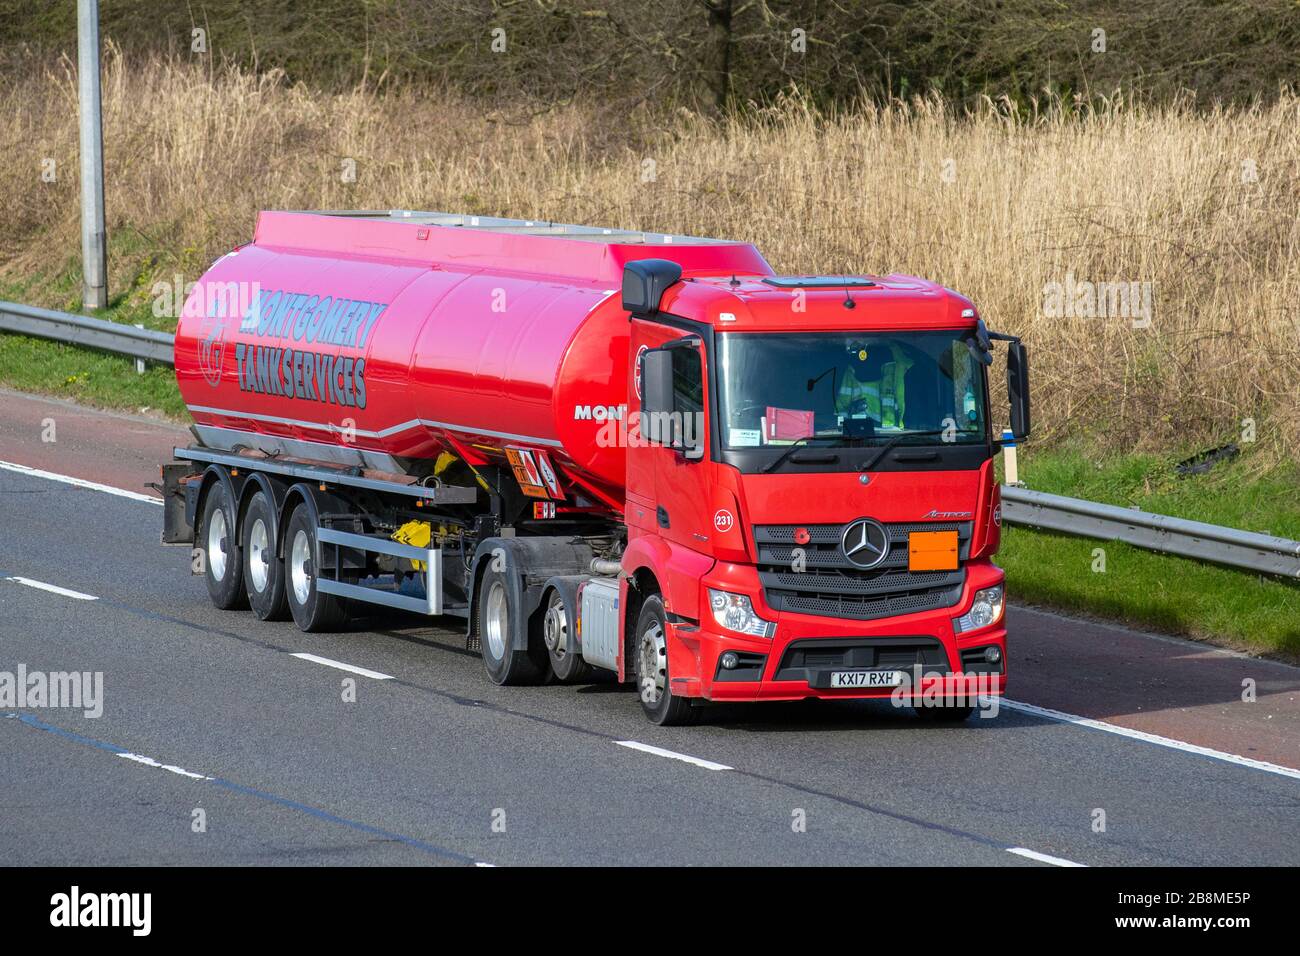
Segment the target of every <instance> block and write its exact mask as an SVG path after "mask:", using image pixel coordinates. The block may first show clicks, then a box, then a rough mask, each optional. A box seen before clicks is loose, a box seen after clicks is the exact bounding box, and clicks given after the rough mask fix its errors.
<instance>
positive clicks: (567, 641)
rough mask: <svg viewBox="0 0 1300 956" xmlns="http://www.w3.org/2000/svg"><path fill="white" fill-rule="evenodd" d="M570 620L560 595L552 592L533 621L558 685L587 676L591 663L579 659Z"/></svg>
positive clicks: (589, 673)
mask: <svg viewBox="0 0 1300 956" xmlns="http://www.w3.org/2000/svg"><path fill="white" fill-rule="evenodd" d="M572 620H573V617H572V615H571V614H570V613H569V609H568V607H567V606H566V605H565V603H564V597H563V595H561V594H560V592H559V591H552V592H551V593H550V594H549V595H547V597H546V603H545V604H544V605H543V606H542V608H541V610H540V611H539V612H538V616H537V624H538V629H539V630H540V631H541V634H540V635H539V636H540V637H541V641H542V644H544V645H545V647H546V655H547V657H548V658H549V659H550V663H551V671H552V672H553V673H554V674H555V678H556V680H558V681H559V682H560V683H562V684H571V683H574V682H576V681H580V680H585V679H586V678H588V677H590V676H591V665H590V664H588V663H587V662H586V661H584V660H583V659H582V656H581V655H580V654H578V653H577V651H576V649H575V648H574V640H575V635H574V633H573V629H572V627H571V622H572Z"/></svg>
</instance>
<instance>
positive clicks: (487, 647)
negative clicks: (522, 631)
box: [476, 567, 549, 686]
mask: <svg viewBox="0 0 1300 956" xmlns="http://www.w3.org/2000/svg"><path fill="white" fill-rule="evenodd" d="M476 603H477V605H478V637H479V644H480V647H481V650H482V654H483V667H484V668H485V669H486V670H487V675H488V679H489V680H491V681H492V683H494V684H499V685H502V686H512V685H518V684H537V683H540V682H541V681H542V679H543V678H545V677H546V675H547V673H548V672H549V667H548V666H547V661H546V654H545V651H544V650H543V651H541V652H539V650H538V647H537V645H538V643H539V642H537V641H533V640H530V641H529V644H530V647H529V649H528V650H524V651H521V650H518V649H516V648H513V647H511V646H510V645H511V637H510V635H511V633H512V626H511V623H512V621H513V620H514V616H515V615H516V614H520V613H522V612H521V611H520V609H519V608H517V607H514V606H513V605H512V602H511V600H510V581H509V580H508V579H507V577H506V573H505V572H504V571H498V570H496V569H495V568H491V567H489V568H488V569H487V570H485V571H484V572H483V579H482V580H481V581H480V582H479V587H478V601H477V602H476Z"/></svg>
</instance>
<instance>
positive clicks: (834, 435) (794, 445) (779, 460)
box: [759, 432, 849, 474]
mask: <svg viewBox="0 0 1300 956" xmlns="http://www.w3.org/2000/svg"><path fill="white" fill-rule="evenodd" d="M848 438H849V436H848V435H846V434H844V432H830V433H824V434H821V435H804V436H803V437H802V438H796V439H795V440H794V441H792V442H790V447H789V448H787V449H786V450H785V451H783V452H782V453H781V454H780V455H778V456H777V457H776V458H774V459H773V460H772V462H771V463H770V464H768V465H765V466H764V467H762V468H760V469H759V471H761V472H763V473H764V474H766V473H768V472H772V471H776V470H777V468H779V467H781V465H783V464H784V463H785V462H786V460H787V459H789V457H790V456H791V455H793V454H794V453H795V452H796V451H798V450H799V448H800V446H801V445H803V444H804V443H805V442H810V441H816V440H823V439H829V440H830V441H844V440H846V439H848Z"/></svg>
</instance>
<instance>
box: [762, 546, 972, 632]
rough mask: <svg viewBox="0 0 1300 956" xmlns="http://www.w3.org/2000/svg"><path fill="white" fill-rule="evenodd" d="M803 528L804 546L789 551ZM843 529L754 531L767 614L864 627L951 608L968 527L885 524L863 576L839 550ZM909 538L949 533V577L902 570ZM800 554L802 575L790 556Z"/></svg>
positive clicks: (961, 579) (961, 575)
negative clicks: (877, 558)
mask: <svg viewBox="0 0 1300 956" xmlns="http://www.w3.org/2000/svg"><path fill="white" fill-rule="evenodd" d="M800 527H802V528H806V529H807V531H808V538H809V540H808V543H807V544H804V545H797V544H795V540H794V534H795V529H796V528H800ZM844 528H845V525H843V524H823V525H793V524H789V525H785V524H781V525H758V526H756V527H755V528H754V539H755V541H754V543H755V545H756V546H757V548H758V577H759V581H760V582H761V583H762V585H763V593H764V596H765V597H766V599H767V603H768V605H769V606H770V607H772V608H773V609H775V610H778V611H791V612H793V613H796V614H820V615H824V616H826V617H842V618H850V619H853V620H858V621H869V620H874V619H876V618H881V617H891V616H893V615H897V614H913V613H916V612H918V611H932V610H935V609H936V608H941V607H952V606H953V605H954V604H956V603H957V602H958V601H959V600H960V599H961V591H962V586H963V585H964V584H965V583H966V571H965V569H964V568H963V567H962V566H961V565H963V564H964V563H965V562H966V561H967V560H968V559H969V557H970V538H971V528H972V523H971V522H969V521H961V522H955V521H948V522H943V521H936V522H930V521H924V522H906V523H905V522H900V523H894V524H889V523H886V524H885V529H886V530H887V531H888V532H889V553H888V555H887V556H886V558H885V560H884V561H883V562H881V564H880V565H879V566H878V567H875V568H873V569H872V570H870V571H863V570H861V569H860V568H857V567H855V566H854V565H853V564H851V563H850V562H849V560H848V559H847V558H846V557H845V556H844V552H843V551H841V550H840V539H841V537H842V536H843V534H844ZM913 531H956V532H957V557H958V568H957V570H956V571H925V572H918V573H916V574H913V573H911V572H910V571H908V570H907V542H908V537H909V536H910V535H911V533H912V532H913ZM796 548H802V549H803V553H804V557H803V561H804V568H805V570H803V571H795V570H793V564H794V559H795V553H794V552H795V549H796Z"/></svg>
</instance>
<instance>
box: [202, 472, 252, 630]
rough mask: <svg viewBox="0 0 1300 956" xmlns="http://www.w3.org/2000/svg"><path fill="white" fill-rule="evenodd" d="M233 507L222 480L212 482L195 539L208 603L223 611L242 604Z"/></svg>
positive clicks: (241, 572)
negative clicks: (200, 558) (200, 556)
mask: <svg viewBox="0 0 1300 956" xmlns="http://www.w3.org/2000/svg"><path fill="white" fill-rule="evenodd" d="M235 526H236V525H235V507H234V503H233V502H232V501H231V500H230V494H229V492H228V490H227V488H226V485H225V484H224V483H223V482H220V481H216V482H213V484H212V487H211V488H209V489H208V494H207V497H206V498H204V500H203V517H202V519H201V520H200V522H199V529H198V533H197V534H196V535H195V541H196V542H198V545H199V548H200V550H201V551H202V553H203V578H204V580H205V581H206V582H207V585H208V595H209V596H210V597H211V598H212V603H213V604H215V605H216V606H217V607H219V608H221V610H223V611H230V610H234V609H235V608H240V607H243V606H244V602H245V601H246V600H247V597H246V596H245V594H244V559H243V555H242V554H241V553H240V552H241V550H242V549H241V548H240V547H239V541H238V539H237V538H236V536H235Z"/></svg>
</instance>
